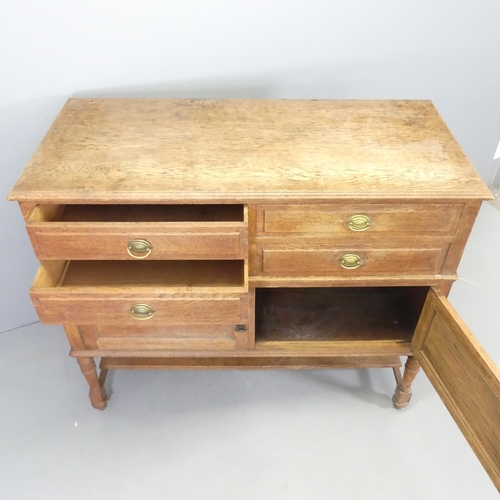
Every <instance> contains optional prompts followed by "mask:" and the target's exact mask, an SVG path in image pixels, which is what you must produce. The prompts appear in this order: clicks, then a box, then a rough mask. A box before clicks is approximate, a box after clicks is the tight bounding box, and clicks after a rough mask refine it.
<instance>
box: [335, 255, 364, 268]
mask: <svg viewBox="0 0 500 500" xmlns="http://www.w3.org/2000/svg"><path fill="white" fill-rule="evenodd" d="M339 262H340V265H341V266H342V267H343V268H344V269H357V268H358V267H359V266H361V264H363V261H362V260H361V257H360V256H359V255H356V254H355V253H346V254H345V255H342V257H341V258H340V260H339Z"/></svg>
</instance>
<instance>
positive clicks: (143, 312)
mask: <svg viewBox="0 0 500 500" xmlns="http://www.w3.org/2000/svg"><path fill="white" fill-rule="evenodd" d="M154 313H155V312H154V310H153V308H152V307H151V306H148V305H147V304H134V305H133V306H132V307H131V308H130V316H132V318H134V319H140V320H144V319H151V318H152V317H153V314H154Z"/></svg>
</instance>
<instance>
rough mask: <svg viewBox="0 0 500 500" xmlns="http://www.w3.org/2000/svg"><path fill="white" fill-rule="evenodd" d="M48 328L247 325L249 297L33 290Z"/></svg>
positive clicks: (36, 306)
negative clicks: (49, 325) (71, 326)
mask: <svg viewBox="0 0 500 500" xmlns="http://www.w3.org/2000/svg"><path fill="white" fill-rule="evenodd" d="M30 295H31V298H32V300H33V303H34V305H35V308H36V310H37V313H38V316H39V317H40V320H41V322H42V323H44V324H77V325H104V324H120V325H139V324H147V325H148V326H157V325H158V326H160V325H190V324H195V325H196V324H198V325H217V324H228V323H229V324H233V323H234V324H239V323H246V322H247V319H248V294H247V293H210V294H208V293H207V294H203V293H190V294H188V293H177V294H174V293H168V291H166V293H141V294H130V293H120V292H119V291H116V292H102V291H99V290H98V289H96V290H94V291H89V292H72V291H65V290H58V289H44V290H41V289H38V290H37V289H32V290H31V292H30Z"/></svg>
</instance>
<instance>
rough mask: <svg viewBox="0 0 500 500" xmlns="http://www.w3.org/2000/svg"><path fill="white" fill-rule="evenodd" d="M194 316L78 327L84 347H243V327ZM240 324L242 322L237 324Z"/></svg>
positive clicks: (157, 348) (205, 348) (244, 334)
mask: <svg viewBox="0 0 500 500" xmlns="http://www.w3.org/2000/svg"><path fill="white" fill-rule="evenodd" d="M196 321H197V320H196V318H194V319H192V322H191V323H190V324H189V325H185V324H184V325H183V324H173V325H170V324H169V322H168V321H167V322H165V323H161V324H159V323H158V322H157V323H155V324H153V325H149V324H145V323H149V322H147V321H141V322H138V321H136V324H133V325H127V324H124V323H123V322H120V323H118V324H111V325H106V324H103V325H80V326H78V330H79V332H80V336H81V339H82V342H83V343H84V347H82V348H87V349H121V350H129V351H133V350H140V349H152V350H156V351H157V350H175V351H193V350H197V351H203V350H234V349H243V348H246V342H247V340H246V328H245V331H243V332H241V333H240V332H239V333H238V334H237V333H236V332H235V325H234V324H232V325H214V324H202V325H200V324H196ZM239 326H245V327H246V325H245V324H240V325H239Z"/></svg>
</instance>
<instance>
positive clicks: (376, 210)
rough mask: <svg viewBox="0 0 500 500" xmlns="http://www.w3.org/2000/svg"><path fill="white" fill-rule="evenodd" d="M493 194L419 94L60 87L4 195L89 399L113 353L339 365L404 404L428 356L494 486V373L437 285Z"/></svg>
mask: <svg viewBox="0 0 500 500" xmlns="http://www.w3.org/2000/svg"><path fill="white" fill-rule="evenodd" d="M489 198H491V194H490V192H489V190H488V189H487V187H486V186H485V185H484V183H483V182H482V181H481V179H480V177H479V176H478V174H477V173H476V171H475V170H474V168H473V167H472V165H471V164H470V162H469V161H468V159H467V158H466V156H465V155H464V153H463V151H462V150H461V148H460V146H459V145H458V144H457V142H456V141H455V140H454V138H453V136H452V134H451V133H450V131H449V130H448V128H447V127H446V125H445V123H444V122H443V120H442V119H441V118H440V116H439V114H438V113H437V111H436V109H435V107H434V106H433V104H432V103H431V102H429V101H327V100H191V99H70V100H69V101H68V102H67V103H66V104H65V106H64V107H63V109H62V111H61V112H60V114H59V116H58V117H57V119H56V120H55V122H54V124H53V125H52V127H51V128H50V130H49V131H48V133H47V135H46V136H45V138H44V139H43V141H42V143H41V144H40V146H39V147H38V149H37V150H36V152H35V154H34V155H33V157H32V158H31V160H30V162H29V164H28V166H27V167H26V169H25V170H24V172H23V173H22V175H21V177H20V179H19V180H18V182H17V183H16V185H15V187H14V188H13V190H12V191H11V193H10V195H9V199H10V200H14V201H17V202H19V205H20V207H21V210H22V213H23V215H24V218H25V221H26V228H27V231H28V234H29V237H30V240H31V243H32V245H33V249H34V251H35V253H36V255H37V257H38V259H39V260H40V262H41V266H40V269H39V271H38V273H37V275H36V277H35V280H34V283H33V286H32V288H31V291H30V294H31V298H32V300H33V303H34V306H35V308H36V310H37V313H38V315H39V317H40V320H41V321H42V323H46V324H61V325H63V326H64V329H65V331H66V334H67V337H68V340H69V343H70V346H71V351H70V354H71V356H74V357H75V358H76V359H77V361H78V363H79V365H80V368H81V371H82V373H83V375H84V376H85V378H86V380H87V381H88V384H89V386H90V401H91V403H92V405H93V406H94V407H95V408H98V409H101V410H102V409H104V408H105V407H106V404H107V396H106V391H105V379H106V374H107V372H108V370H110V369H113V370H116V369H306V368H347V367H351V368H352V367H357V368H367V367H371V368H373V367H380V368H392V369H393V370H394V374H395V378H396V390H395V393H394V396H393V402H394V406H395V407H396V408H403V407H404V406H406V405H408V403H409V401H410V397H411V384H412V381H413V379H414V377H415V376H416V374H417V372H418V370H419V368H420V367H422V368H423V371H424V372H425V373H426V374H427V376H428V377H429V379H430V381H431V382H432V384H433V385H434V387H435V389H436V391H437V392H438V393H439V395H440V397H441V398H442V400H443V401H444V403H445V405H446V406H447V408H448V410H449V411H450V413H451V414H452V416H453V417H454V419H455V421H456V423H457V424H458V426H459V428H460V429H461V431H462V433H463V434H464V435H465V437H466V438H467V440H468V442H469V444H470V445H471V447H472V448H473V450H474V451H475V453H476V454H477V456H478V458H479V460H480V461H481V463H482V464H483V466H484V468H485V469H486V471H487V472H488V474H489V475H490V477H491V479H492V480H493V482H494V483H495V485H496V486H497V487H500V426H499V425H498V424H499V422H500V400H499V395H500V373H499V371H498V369H497V368H496V367H495V365H494V364H493V362H492V361H491V360H490V359H489V358H488V356H487V355H486V353H485V352H484V351H483V350H482V349H481V347H480V346H479V344H478V343H477V341H476V340H475V338H474V337H473V335H472V333H471V332H470V331H469V330H468V328H467V327H466V325H465V324H464V323H463V321H462V320H461V319H460V317H459V316H458V315H457V313H456V312H455V311H454V310H453V308H452V307H451V305H450V304H449V302H448V300H447V298H446V297H447V295H448V292H449V291H450V288H451V286H452V284H453V282H454V281H455V280H456V279H457V274H456V272H457V266H458V264H459V261H460V258H461V255H462V252H463V249H464V246H465V244H466V241H467V238H468V236H469V233H470V231H471V228H472V225H473V223H474V220H475V218H476V215H477V212H478V210H479V207H480V205H481V202H482V201H483V200H486V199H489ZM95 357H99V358H100V359H101V360H100V369H99V370H98V369H97V367H96V364H95V362H94V358H95ZM401 357H406V358H407V359H406V363H405V367H404V371H403V374H401V372H400V367H401ZM116 397H119V396H118V395H117V396H116Z"/></svg>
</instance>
